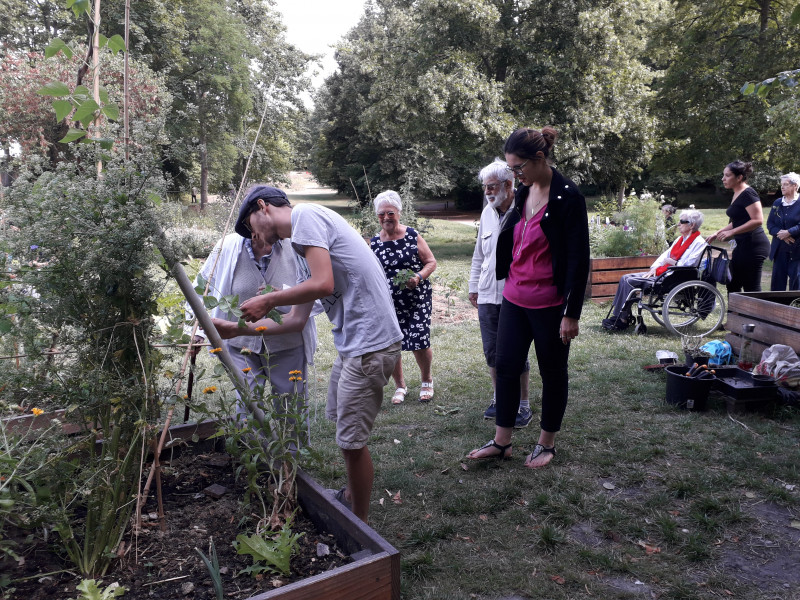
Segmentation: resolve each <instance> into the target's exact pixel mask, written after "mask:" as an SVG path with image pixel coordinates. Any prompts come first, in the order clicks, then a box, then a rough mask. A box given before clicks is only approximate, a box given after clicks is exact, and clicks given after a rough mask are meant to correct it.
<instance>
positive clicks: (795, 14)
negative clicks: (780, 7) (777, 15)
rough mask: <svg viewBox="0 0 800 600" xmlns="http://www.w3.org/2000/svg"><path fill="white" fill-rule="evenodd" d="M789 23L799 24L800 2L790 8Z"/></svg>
mask: <svg viewBox="0 0 800 600" xmlns="http://www.w3.org/2000/svg"><path fill="white" fill-rule="evenodd" d="M789 24H790V25H800V4H798V5H797V6H795V7H794V8H793V9H792V14H791V16H790V17H789Z"/></svg>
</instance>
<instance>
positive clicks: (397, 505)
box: [308, 211, 800, 600]
mask: <svg viewBox="0 0 800 600" xmlns="http://www.w3.org/2000/svg"><path fill="white" fill-rule="evenodd" d="M708 212H713V211H708ZM709 220H710V219H709ZM434 224H435V226H436V227H435V229H434V230H433V231H432V232H431V233H430V234H429V235H427V236H426V239H427V240H428V242H429V244H430V245H431V248H432V249H433V252H434V254H435V255H436V257H437V259H438V260H439V269H438V271H437V274H438V275H439V276H440V281H439V285H438V286H437V288H436V294H437V296H438V298H439V299H440V300H441V299H442V298H443V296H444V294H446V293H447V292H448V291H451V292H452V289H450V288H448V287H447V285H446V283H447V282H452V281H453V280H454V279H455V278H457V277H458V275H459V273H460V274H461V275H462V276H466V274H468V269H469V259H470V256H471V252H472V244H473V243H474V238H475V230H474V228H472V227H470V226H468V225H458V224H452V223H447V224H445V223H443V222H439V221H435V222H434ZM704 229H705V228H704ZM450 299H451V301H452V304H453V305H451V306H449V307H448V306H446V303H444V302H442V303H441V304H440V311H439V313H437V316H436V317H435V318H434V326H433V348H434V379H435V384H436V396H435V398H434V400H433V402H432V403H430V404H427V405H425V404H420V403H418V402H417V401H416V400H415V398H416V397H417V394H418V391H419V372H418V370H417V369H416V365H415V363H414V361H413V357H412V356H411V355H410V353H405V355H404V357H403V360H404V366H405V367H406V370H407V379H408V383H409V387H410V389H409V394H408V399H407V400H406V402H405V404H403V405H400V406H392V405H391V404H390V403H389V402H388V399H389V397H390V396H391V393H392V391H393V389H394V388H393V385H392V384H391V383H390V384H389V386H387V388H386V402H385V404H384V406H383V408H382V410H381V413H380V415H379V417H378V420H377V422H376V425H375V429H374V431H373V435H372V438H371V441H370V445H369V447H370V450H371V452H372V456H373V459H374V462H375V469H376V479H375V488H374V490H373V494H372V505H371V514H370V521H371V525H372V526H373V527H374V528H375V529H376V530H377V531H378V532H379V533H381V534H382V535H383V536H384V537H385V538H386V539H388V540H389V541H390V542H391V543H392V544H394V545H395V546H396V547H397V548H399V549H400V550H401V552H402V556H403V558H402V593H403V598H406V599H423V598H425V599H437V600H444V599H453V600H456V599H458V600H462V599H464V598H478V599H495V598H501V597H504V596H512V595H517V596H521V597H523V598H564V599H567V598H570V599H574V598H675V599H679V598H687V599H688V598H727V597H732V598H748V599H757V600H761V599H764V600H766V599H768V598H769V599H773V598H782V599H788V598H800V591H799V590H800V569H798V567H797V565H798V564H800V549H798V543H800V529H798V527H800V523H799V522H800V501H799V498H800V494H799V492H800V474H799V473H798V465H800V414H798V412H797V411H793V410H788V409H776V410H772V411H769V412H766V413H764V414H758V413H748V414H742V415H735V416H734V417H729V416H728V415H727V413H726V410H725V405H724V403H723V402H722V401H721V399H719V398H715V399H712V403H711V404H712V408H711V410H709V411H708V412H706V413H689V412H685V411H681V410H678V409H675V408H673V407H672V406H669V405H667V404H665V402H664V396H665V376H664V375H663V374H653V373H647V372H645V371H643V370H642V368H641V367H642V366H643V365H646V364H652V363H654V362H656V360H655V352H656V350H659V349H668V350H675V351H679V350H680V343H679V340H678V338H675V337H672V336H670V335H668V334H667V332H666V331H665V330H664V329H663V328H661V327H659V326H657V325H656V324H655V323H650V324H651V325H652V326H651V327H650V332H651V333H650V334H649V335H647V336H644V337H637V336H634V335H632V334H630V333H625V334H621V335H609V334H607V333H606V332H604V331H603V330H602V329H601V327H600V320H601V319H602V318H603V317H604V316H605V312H606V310H607V307H606V306H597V305H594V304H592V303H587V305H586V306H585V308H584V313H583V317H582V319H581V335H580V336H579V337H578V339H577V341H576V342H575V343H574V345H573V348H572V353H571V357H570V372H571V382H570V404H569V406H568V408H567V413H566V418H565V421H564V425H563V430H562V432H561V433H560V435H559V437H558V440H557V448H558V455H557V456H556V458H555V459H554V461H553V462H552V463H551V465H550V466H549V467H548V468H546V469H543V470H541V471H531V470H529V469H526V468H525V467H524V465H523V460H524V457H525V455H526V453H528V452H530V450H532V448H533V445H534V444H535V443H536V439H537V435H538V429H537V428H536V426H535V422H534V424H532V425H531V427H529V428H528V429H525V430H522V431H519V432H517V433H516V434H515V436H514V444H515V446H514V457H513V460H510V461H506V462H502V463H499V462H494V461H488V462H478V463H473V462H469V461H467V460H466V459H465V454H466V453H467V452H468V451H469V450H470V449H472V448H475V447H477V446H479V445H481V444H483V443H484V442H486V440H488V439H490V438H491V437H492V436H493V432H494V427H493V423H490V422H488V421H484V420H483V419H482V413H483V410H484V409H485V408H486V406H487V404H488V401H489V399H490V397H491V384H490V380H489V376H488V372H487V369H486V367H485V363H484V360H483V355H482V352H481V343H480V332H479V327H478V322H477V317H476V311H474V310H473V309H472V307H471V306H470V305H469V304H468V303H467V301H466V291H462V292H459V293H458V294H455V295H451V298H450ZM443 310H444V311H448V310H449V312H442V311H443ZM317 324H318V327H319V330H320V349H319V351H318V352H317V360H316V367H315V370H314V371H312V372H310V373H309V374H308V379H309V381H311V382H312V383H313V385H314V387H315V388H316V389H315V407H316V410H317V419H316V421H315V422H314V423H313V427H312V445H313V446H314V447H315V448H316V449H317V450H319V451H320V453H321V461H319V462H317V463H315V464H314V465H310V466H309V469H310V470H311V471H312V472H313V473H314V475H315V476H316V477H317V478H318V479H319V480H320V481H321V482H322V483H323V484H325V485H327V486H328V487H340V486H341V485H343V484H344V482H345V470H344V462H343V460H342V458H341V455H340V453H339V450H338V448H337V447H336V445H335V443H334V428H333V425H332V424H331V423H329V422H327V421H325V420H324V418H323V413H324V397H325V391H326V389H327V379H328V373H329V370H330V366H331V363H332V361H333V358H334V350H333V344H332V341H331V336H330V327H329V325H328V322H327V321H326V320H325V319H324V318H322V317H321V318H319V319H318V320H317ZM531 361H532V362H534V363H535V359H534V356H533V355H532V356H531ZM533 372H534V373H535V372H536V369H535V368H534V369H533ZM540 390H541V384H540V380H539V377H538V374H535V375H533V376H532V380H531V395H530V396H531V403H532V406H533V408H534V413H537V411H538V407H539V397H540Z"/></svg>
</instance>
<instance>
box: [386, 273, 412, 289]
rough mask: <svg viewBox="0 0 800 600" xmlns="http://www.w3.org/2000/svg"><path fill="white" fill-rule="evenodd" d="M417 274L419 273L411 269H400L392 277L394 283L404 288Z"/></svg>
mask: <svg viewBox="0 0 800 600" xmlns="http://www.w3.org/2000/svg"><path fill="white" fill-rule="evenodd" d="M416 276H417V274H416V273H415V272H414V271H412V270H411V269H402V270H401V271H398V272H397V274H396V275H395V276H394V277H392V285H394V287H396V288H398V289H403V288H404V287H406V284H407V283H408V280H409V279H411V278H412V277H416Z"/></svg>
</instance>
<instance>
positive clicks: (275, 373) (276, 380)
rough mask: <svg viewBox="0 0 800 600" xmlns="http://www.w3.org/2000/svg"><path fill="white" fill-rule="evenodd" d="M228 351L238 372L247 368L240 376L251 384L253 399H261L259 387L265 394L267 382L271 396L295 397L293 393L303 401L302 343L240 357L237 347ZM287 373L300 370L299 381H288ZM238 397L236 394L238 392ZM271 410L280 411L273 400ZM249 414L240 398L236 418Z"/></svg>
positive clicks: (304, 372)
mask: <svg viewBox="0 0 800 600" xmlns="http://www.w3.org/2000/svg"><path fill="white" fill-rule="evenodd" d="M228 351H229V352H230V354H231V359H232V360H233V364H234V365H235V366H236V368H237V369H240V370H241V369H246V368H247V367H250V371H249V372H248V373H243V375H244V378H245V380H246V381H247V382H248V383H249V384H250V391H251V392H252V393H253V396H254V397H256V398H257V399H260V397H259V394H258V388H259V387H260V388H262V389H263V391H264V392H267V382H269V386H270V387H271V390H272V391H271V392H268V393H270V394H272V395H273V396H279V395H280V394H294V393H295V391H296V393H297V395H298V396H300V397H301V398H303V399H304V400H305V399H306V393H307V388H306V383H305V381H306V367H307V364H306V353H305V347H304V345H303V344H300V345H299V346H297V347H296V348H289V349H288V350H282V351H280V352H273V353H271V354H263V355H262V354H256V353H255V352H254V353H252V354H241V353H240V352H239V348H235V347H233V346H231V345H230V344H229V345H228ZM290 371H300V377H301V381H289V378H290V377H294V375H290V374H289V372H290ZM237 397H239V394H238V392H237ZM304 404H305V402H304ZM273 407H274V408H275V410H280V409H281V406H280V403H279V402H278V398H277V397H276V398H275V399H274V400H273ZM247 413H248V410H247V408H245V406H244V403H243V402H242V400H241V397H239V402H238V403H237V405H236V414H237V416H240V415H241V416H246V415H247Z"/></svg>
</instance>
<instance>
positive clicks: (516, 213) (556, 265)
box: [496, 169, 589, 319]
mask: <svg viewBox="0 0 800 600" xmlns="http://www.w3.org/2000/svg"><path fill="white" fill-rule="evenodd" d="M528 189H529V187H527V186H520V187H519V188H517V192H516V195H515V197H514V208H513V210H509V211H508V212H507V213H506V215H505V218H504V219H503V222H502V223H501V225H500V235H499V236H498V238H497V269H496V274H497V279H498V280H501V279H505V278H506V277H508V271H509V268H510V267H511V258H512V256H511V255H512V252H513V246H514V226H515V225H516V224H517V223H519V221H520V219H521V218H522V210H523V209H524V206H525V200H526V199H527V198H528ZM541 227H542V231H543V232H544V235H545V237H546V238H547V243H548V244H549V245H550V254H551V255H552V257H553V283H555V285H556V288H557V289H558V293H559V294H561V296H562V297H563V298H564V303H565V306H564V316H567V317H571V318H573V319H579V318H580V316H581V310H582V309H583V296H584V294H585V292H586V282H587V280H588V278H589V217H588V215H587V213H586V200H585V199H584V197H583V195H582V194H581V193H580V191H578V186H577V185H575V184H574V183H573V182H572V181H570V180H569V179H567V178H566V177H564V176H563V175H562V174H561V173H559V172H558V171H556V170H555V169H553V179H552V181H551V182H550V196H549V198H548V204H547V208H546V209H545V213H544V216H543V217H542V221H541Z"/></svg>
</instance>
